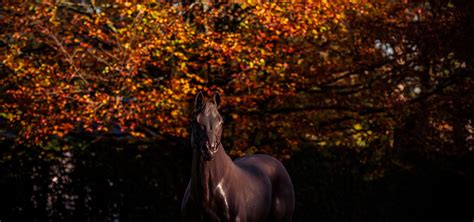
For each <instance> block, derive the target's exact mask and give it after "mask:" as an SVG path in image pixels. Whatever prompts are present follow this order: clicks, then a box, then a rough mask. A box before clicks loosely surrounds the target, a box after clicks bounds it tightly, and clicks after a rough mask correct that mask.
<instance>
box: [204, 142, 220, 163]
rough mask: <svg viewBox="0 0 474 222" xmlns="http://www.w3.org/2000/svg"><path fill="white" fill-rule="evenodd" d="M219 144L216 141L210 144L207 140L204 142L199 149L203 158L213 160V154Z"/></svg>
mask: <svg viewBox="0 0 474 222" xmlns="http://www.w3.org/2000/svg"><path fill="white" fill-rule="evenodd" d="M219 144H220V143H218V142H217V143H213V144H212V145H211V144H210V143H209V142H206V144H205V145H204V146H203V147H202V149H201V155H202V157H203V159H204V160H206V161H210V160H213V159H214V154H216V153H217V151H218V150H219Z"/></svg>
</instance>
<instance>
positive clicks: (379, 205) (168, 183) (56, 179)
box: [0, 141, 474, 222]
mask: <svg viewBox="0 0 474 222" xmlns="http://www.w3.org/2000/svg"><path fill="white" fill-rule="evenodd" d="M8 147H9V146H7V145H5V146H2V149H1V150H0V156H1V157H2V158H1V161H0V221H2V222H5V221H177V220H178V219H179V206H180V201H181V198H182V195H183V192H184V189H185V186H186V184H187V182H188V179H189V174H190V162H191V152H190V150H188V148H185V147H186V143H185V142H182V141H172V142H167V143H162V144H154V145H152V146H150V145H149V144H148V145H147V144H127V142H116V143H112V144H111V143H98V144H94V146H89V147H88V148H86V149H84V150H83V151H81V150H80V149H77V150H74V151H70V152H63V153H66V155H59V153H60V152H58V151H49V152H44V151H43V152H41V151H40V150H39V149H35V148H17V149H11V148H8ZM20 150H21V152H20ZM332 150H333V151H331V152H328V151H323V150H318V149H315V148H310V147H306V148H302V150H301V151H299V152H296V153H295V154H294V156H293V157H292V158H291V159H290V160H288V161H285V162H284V164H285V166H286V167H287V169H288V171H289V173H290V175H291V177H292V180H293V183H294V187H295V192H296V201H297V202H296V210H295V214H294V221H397V222H398V221H472V220H474V204H473V200H474V178H473V177H472V175H473V174H472V172H474V171H473V169H474V167H473V165H474V164H473V163H474V162H473V160H474V158H472V156H470V157H464V158H457V159H448V158H444V159H433V158H431V159H429V160H428V159H423V158H418V159H417V160H416V162H415V163H411V166H413V168H411V169H405V168H404V167H400V166H399V167H396V166H395V165H390V164H388V165H387V166H388V167H385V174H384V175H385V176H384V177H382V178H374V179H373V180H367V179H366V178H367V176H366V175H367V172H369V171H370V169H369V167H368V166H367V165H362V164H360V163H359V161H358V160H357V155H359V154H358V153H356V152H350V151H347V150H343V149H332ZM58 157H60V158H58ZM59 162H61V164H59Z"/></svg>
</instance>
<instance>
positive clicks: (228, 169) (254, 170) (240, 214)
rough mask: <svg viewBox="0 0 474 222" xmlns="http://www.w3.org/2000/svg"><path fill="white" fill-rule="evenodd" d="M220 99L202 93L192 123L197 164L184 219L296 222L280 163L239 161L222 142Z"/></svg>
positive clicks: (253, 159)
mask: <svg viewBox="0 0 474 222" xmlns="http://www.w3.org/2000/svg"><path fill="white" fill-rule="evenodd" d="M219 103H220V96H219V94H215V95H214V99H213V100H212V101H205V100H204V98H203V96H202V94H201V93H199V94H198V95H197V96H196V100H195V109H196V112H195V114H194V117H193V120H192V124H193V127H192V137H191V142H192V144H193V160H192V174H191V180H190V182H189V184H188V187H187V188H186V192H185V194H184V198H183V202H182V204H181V214H182V219H183V221H291V217H292V214H293V210H294V204H295V197H294V191H293V185H292V183H291V179H290V177H289V175H288V173H287V171H286V170H285V168H284V166H283V165H282V164H281V162H280V161H278V160H276V159H275V158H273V157H271V156H268V155H264V154H255V155H250V156H246V157H243V158H240V159H237V160H235V161H234V162H233V161H232V160H231V159H230V158H229V156H228V155H227V154H226V153H225V150H224V148H223V147H222V145H221V143H220V139H221V134H222V118H221V116H220V115H219V112H218V111H217V106H218V105H219Z"/></svg>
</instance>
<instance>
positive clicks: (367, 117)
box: [0, 1, 465, 157]
mask: <svg viewBox="0 0 474 222" xmlns="http://www.w3.org/2000/svg"><path fill="white" fill-rule="evenodd" d="M3 8H4V10H5V11H6V12H7V13H5V15H2V16H4V19H3V21H2V24H1V26H2V27H3V28H2V29H1V33H0V38H1V39H2V41H3V44H4V46H2V50H1V54H0V58H1V61H2V62H3V65H2V75H3V76H2V78H1V79H0V84H1V85H2V86H3V88H2V94H3V95H2V98H1V101H0V102H1V103H0V113H1V114H2V118H4V119H6V121H7V123H8V124H7V125H8V130H9V131H12V132H15V133H16V134H18V137H17V140H18V142H20V143H27V144H36V145H42V144H44V143H45V142H46V141H49V140H51V139H58V138H64V137H67V136H71V135H74V134H75V133H85V132H87V133H92V134H115V133H118V132H120V133H122V134H129V135H132V136H134V137H138V138H142V137H153V136H156V135H165V136H177V137H187V135H188V131H187V129H188V125H189V119H188V117H189V113H190V101H191V100H192V98H193V96H194V95H195V94H196V92H198V91H205V92H211V91H214V90H215V91H219V92H221V93H222V94H223V96H224V102H225V104H224V106H223V109H222V113H223V114H224V116H226V120H227V123H226V127H227V128H226V129H225V130H224V133H225V135H224V137H225V138H227V145H230V146H232V152H233V154H235V155H241V154H243V153H249V152H254V151H255V150H260V151H263V152H269V153H277V154H279V155H281V156H282V157H288V155H289V154H291V152H292V150H295V149H298V147H299V146H301V144H302V143H305V142H309V143H314V144H319V145H320V146H322V147H324V146H328V145H331V146H347V147H354V148H356V149H363V148H364V147H367V146H369V145H370V144H372V143H373V142H374V141H378V143H382V144H385V145H386V146H388V147H390V146H393V129H394V128H395V127H396V126H397V123H399V121H400V120H401V119H403V118H404V115H405V113H407V109H409V108H408V107H411V105H410V104H413V103H412V102H413V101H416V100H417V98H419V97H420V96H423V95H424V94H425V92H429V90H433V89H435V88H436V87H438V83H442V82H443V80H444V79H446V78H448V77H450V76H451V75H454V74H453V73H456V72H457V70H460V69H463V68H465V67H463V66H462V61H458V60H455V59H454V58H450V61H451V62H450V63H447V62H446V60H443V59H442V58H445V57H446V56H447V55H448V54H449V52H448V51H443V50H440V51H439V57H436V58H433V60H431V61H427V60H426V59H425V58H426V57H422V53H423V52H422V50H424V49H425V48H426V47H425V48H424V46H423V41H430V40H431V39H433V38H434V37H433V33H435V32H437V31H438V30H436V29H431V30H426V29H425V28H424V27H426V24H431V25H432V24H436V23H437V22H442V23H443V24H444V25H446V24H447V25H449V24H450V23H452V21H453V19H454V17H453V16H452V14H449V13H446V14H445V15H443V16H444V17H442V21H438V20H435V18H433V17H432V14H431V12H430V10H429V7H427V6H426V4H408V3H359V2H358V1H351V2H342V1H341V2H339V1H337V2H332V1H317V2H312V3H305V4H275V3H264V4H257V5H247V4H241V5H214V6H213V5H202V4H194V5H191V6H171V5H167V4H161V3H143V4H131V3H121V2H119V1H117V2H114V3H103V4H101V5H74V4H72V3H71V4H66V3H64V2H63V3H52V2H48V1H44V2H41V3H23V4H20V5H18V4H7V5H5V6H3ZM434 42H435V41H434ZM423 56H425V55H423ZM437 64H438V65H439V67H441V66H442V68H439V70H435V71H433V70H432V71H431V75H432V76H431V78H432V79H430V80H429V82H425V83H422V82H421V80H420V76H422V75H423V74H424V73H426V72H427V70H428V69H429V68H428V66H430V65H431V66H436V65H437ZM436 67H438V66H436ZM446 69H448V70H451V73H448V74H445V75H444V74H443V73H444V71H443V70H446ZM414 87H415V88H416V87H421V88H422V89H421V90H422V93H421V94H420V93H417V91H416V90H413V89H414ZM401 88H403V89H401ZM407 89H411V90H408V91H407Z"/></svg>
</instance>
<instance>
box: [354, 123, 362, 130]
mask: <svg viewBox="0 0 474 222" xmlns="http://www.w3.org/2000/svg"><path fill="white" fill-rule="evenodd" d="M354 129H355V130H361V129H362V125H360V124H359V123H356V124H354Z"/></svg>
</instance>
